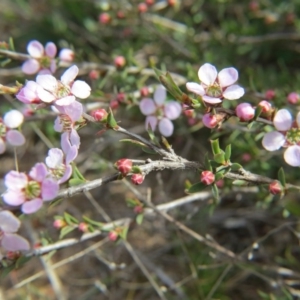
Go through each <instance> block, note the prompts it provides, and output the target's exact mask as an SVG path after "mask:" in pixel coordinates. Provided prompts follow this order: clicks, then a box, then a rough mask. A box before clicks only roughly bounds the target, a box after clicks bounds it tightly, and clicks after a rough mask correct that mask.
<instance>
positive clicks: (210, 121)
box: [202, 114, 218, 128]
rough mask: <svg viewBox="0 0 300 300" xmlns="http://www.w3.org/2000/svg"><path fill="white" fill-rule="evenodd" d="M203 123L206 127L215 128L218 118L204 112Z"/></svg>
mask: <svg viewBox="0 0 300 300" xmlns="http://www.w3.org/2000/svg"><path fill="white" fill-rule="evenodd" d="M202 122H203V125H204V126H205V127H207V128H215V127H216V126H217V125H218V120H217V117H216V116H215V115H211V114H205V115H204V116H203V117H202Z"/></svg>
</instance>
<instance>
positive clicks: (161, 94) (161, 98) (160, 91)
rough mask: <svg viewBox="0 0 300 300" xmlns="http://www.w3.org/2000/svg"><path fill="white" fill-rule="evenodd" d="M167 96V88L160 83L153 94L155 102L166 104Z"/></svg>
mask: <svg viewBox="0 0 300 300" xmlns="http://www.w3.org/2000/svg"><path fill="white" fill-rule="evenodd" d="M166 97H167V90H166V88H165V87H164V86H163V85H159V86H158V87H157V88H156V90H155V92H154V95H153V99H154V102H155V103H156V105H157V106H161V105H163V104H164V102H165V100H166Z"/></svg>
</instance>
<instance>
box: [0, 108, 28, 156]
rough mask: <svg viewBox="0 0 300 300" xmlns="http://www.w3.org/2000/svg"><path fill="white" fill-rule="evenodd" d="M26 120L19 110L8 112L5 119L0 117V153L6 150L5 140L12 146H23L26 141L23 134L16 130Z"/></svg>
mask: <svg viewBox="0 0 300 300" xmlns="http://www.w3.org/2000/svg"><path fill="white" fill-rule="evenodd" d="M23 121H24V116H23V114H22V113H20V112H19V111H18V110H11V111H9V112H7V113H6V114H5V115H4V117H3V120H2V119H1V118H0V154H2V153H4V152H5V150H6V145H5V142H8V143H9V144H10V145H12V146H22V145H24V143H25V137H24V136H23V134H22V133H21V132H20V131H18V130H15V129H14V128H17V127H19V126H20V125H21V124H22V123H23Z"/></svg>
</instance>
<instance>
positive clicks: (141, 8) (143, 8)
mask: <svg viewBox="0 0 300 300" xmlns="http://www.w3.org/2000/svg"><path fill="white" fill-rule="evenodd" d="M147 10H148V6H147V4H146V3H140V4H139V5H138V11H139V12H140V13H141V14H142V13H144V12H146V11H147Z"/></svg>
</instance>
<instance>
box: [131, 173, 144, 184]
mask: <svg viewBox="0 0 300 300" xmlns="http://www.w3.org/2000/svg"><path fill="white" fill-rule="evenodd" d="M144 179H145V176H144V175H142V174H133V175H132V176H131V182H132V183H133V184H135V185H139V184H142V183H143V181H144Z"/></svg>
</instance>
